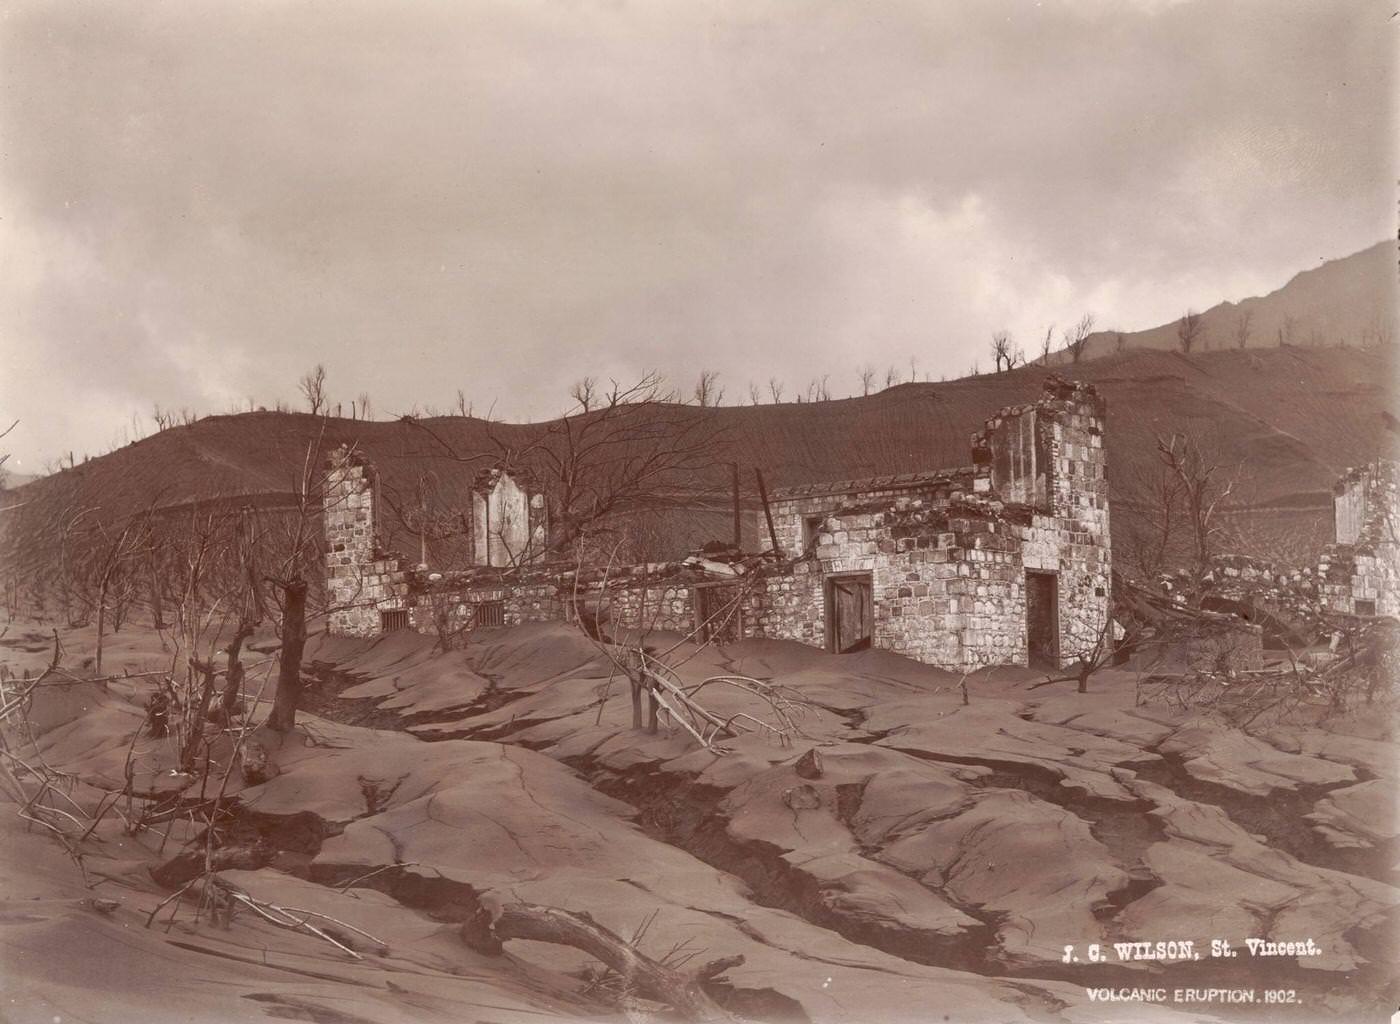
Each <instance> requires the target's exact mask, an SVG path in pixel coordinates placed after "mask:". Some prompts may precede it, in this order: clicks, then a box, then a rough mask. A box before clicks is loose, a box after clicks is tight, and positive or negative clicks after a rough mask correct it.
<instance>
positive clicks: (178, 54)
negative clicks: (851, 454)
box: [0, 0, 1400, 472]
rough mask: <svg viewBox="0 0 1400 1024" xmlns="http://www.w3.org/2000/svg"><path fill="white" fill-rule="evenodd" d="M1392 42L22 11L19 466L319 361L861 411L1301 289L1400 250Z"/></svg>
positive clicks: (354, 6) (1152, 26)
mask: <svg viewBox="0 0 1400 1024" xmlns="http://www.w3.org/2000/svg"><path fill="white" fill-rule="evenodd" d="M1393 9H1394V8H1393V7H1392V6H1386V5H1380V4H1375V3H1366V2H1354V0H1348V2H1344V3H1343V2H1338V3H1327V2H1315V0H1308V2H1302V3H1289V2H1285V0H1259V2H1240V0H1230V2H1225V0H1209V2H1171V0H1142V2H1137V3H1129V2H1120V0H1063V2H1054V0H1045V2H1043V3H1036V2H1033V0H1014V2H1011V0H976V2H974V0H960V2H950V0H918V2H908V3H901V2H883V0H882V2H875V3H869V4H866V3H859V4H857V3H851V2H849V0H835V2H829V3H818V2H806V3H791V4H762V3H754V2H750V0H744V2H734V3H694V2H685V3H681V2H674V3H626V2H591V0H559V2H556V3H549V4H535V3H524V2H520V0H508V2H505V0H503V2H501V3H484V2H446V0H443V2H436V3H426V2H407V3H405V2H392V3H391V2H389V0H377V2H372V3H363V2H360V3H355V2H344V0H337V2H326V0H319V2H272V0H264V2H256V3H249V2H237V3H235V2H232V0H230V2H225V3H207V2H198V0H196V2H190V0H178V2H173V3H160V2H152V0H143V2H142V3H139V4H132V3H117V2H112V3H86V2H80V0H46V2H40V3H32V4H29V3H8V2H4V0H0V417H3V419H4V420H5V423H8V422H9V421H10V420H11V419H13V418H15V417H18V418H19V419H20V421H21V422H20V426H19V427H18V428H17V429H16V430H15V432H14V433H13V434H11V436H10V437H9V438H7V439H6V441H5V442H0V448H3V446H4V445H5V444H8V446H9V448H10V449H11V450H12V451H13V452H14V453H15V459H14V460H12V462H11V463H10V467H9V468H10V469H12V470H14V469H17V470H19V471H21V472H35V471H38V470H40V469H41V468H42V466H43V464H44V462H45V461H46V460H48V459H50V458H52V457H54V456H57V455H58V454H59V453H60V452H67V451H68V450H69V449H73V450H75V451H76V452H77V453H78V455H79V457H81V455H82V454H83V453H84V452H89V453H92V454H96V453H98V452H99V451H102V450H105V449H107V448H109V447H111V446H112V445H113V444H114V443H121V442H122V441H124V440H126V439H129V438H130V437H131V436H132V434H133V430H135V429H141V430H146V429H149V414H150V410H151V407H152V405H153V404H155V403H159V404H160V405H162V406H163V407H167V408H171V407H174V408H179V407H181V406H186V407H189V408H191V409H194V410H198V411H200V412H222V411H227V410H228V408H229V407H230V406H231V405H234V404H241V405H243V406H244V407H246V405H247V402H248V400H249V399H250V398H251V399H252V400H253V401H254V402H255V403H258V404H267V405H269V406H270V405H272V403H273V402H274V401H275V400H277V399H278V398H282V399H285V400H287V401H294V400H295V398H296V380H297V377H298V376H299V375H300V374H301V373H302V372H303V371H305V370H306V369H307V368H308V367H310V366H311V365H312V364H314V363H316V362H322V363H324V364H325V366H326V369H327V374H328V385H329V390H330V392H331V394H332V397H333V399H341V400H343V401H345V402H347V403H348V401H349V399H350V398H351V397H353V396H355V395H357V394H359V393H360V392H362V391H367V392H369V393H370V395H371V396H372V399H373V402H374V406H375V410H376V412H377V413H378V414H380V415H388V414H393V413H401V412H405V411H408V410H409V409H411V408H412V407H413V406H414V405H415V404H417V405H419V406H420V407H422V406H427V405H435V406H437V407H438V408H440V409H444V410H445V409H447V408H448V407H449V406H451V405H453V404H455V395H456V392H457V389H458V388H461V389H462V390H463V391H465V393H466V395H467V397H468V399H469V400H470V401H472V402H473V403H474V404H475V408H476V411H477V412H478V413H479V414H480V413H483V412H485V411H486V409H487V408H488V407H489V406H491V404H492V403H493V402H494V403H495V414H496V415H497V416H498V417H500V418H508V419H524V418H533V417H542V416H548V415H554V414H557V413H559V412H561V411H563V409H564V408H565V407H566V405H567V399H566V391H567V389H568V386H569V384H570V382H571V381H573V380H575V379H577V378H578V377H581V376H583V375H584V374H594V375H598V376H601V377H605V378H606V377H609V376H612V377H618V378H634V377H636V376H637V375H639V374H640V373H641V372H642V371H643V370H645V369H647V368H650V367H656V368H658V369H660V370H661V371H663V372H664V373H665V374H666V375H667V376H668V377H669V378H670V379H672V380H673V381H675V382H677V383H678V384H680V385H682V386H685V387H688V386H689V385H690V383H691V382H692V380H693V378H694V377H695V375H696V374H697V372H698V371H699V370H700V369H701V368H712V369H716V370H718V371H719V372H720V374H721V382H722V383H723V384H724V386H725V387H726V390H727V395H726V402H727V403H734V402H740V401H747V400H748V392H747V385H748V382H749V381H750V380H755V381H763V382H766V381H767V380H768V378H769V377H770V376H777V377H780V378H782V379H783V380H784V381H786V383H787V388H788V393H789V395H791V394H793V393H794V392H796V391H799V390H801V389H802V387H804V386H805V383H806V381H807V380H809V379H811V378H812V377H813V376H819V375H821V374H830V376H831V384H830V386H831V389H832V391H833V392H834V393H837V394H841V395H844V394H847V393H849V392H851V391H852V390H855V389H857V388H858V381H857V370H858V368H859V367H860V366H861V365H863V364H866V363H871V364H874V365H875V366H877V367H878V368H880V375H881V377H883V370H884V367H886V366H887V365H889V364H891V363H895V364H898V366H899V367H900V368H901V370H902V372H903V373H904V374H905V375H906V376H907V374H908V372H909V371H908V367H909V361H910V359H911V357H912V358H913V359H914V360H915V362H916V366H917V371H918V373H919V375H920V376H921V377H922V376H924V375H926V374H931V375H932V378H933V379H934V380H937V379H939V378H940V377H941V376H945V375H946V376H948V377H955V376H960V375H962V374H964V373H966V372H967V370H968V369H969V367H970V366H971V364H972V362H973V360H974V359H979V360H980V362H981V364H982V368H983V369H987V368H988V364H989V363H990V360H989V358H988V356H987V355H986V349H987V345H988V339H989V337H990V335H991V333H992V332H993V331H995V330H997V329H999V328H1007V329H1010V330H1011V331H1012V332H1013V333H1014V335H1015V337H1016V339H1017V341H1018V342H1020V343H1021V344H1023V345H1024V346H1025V347H1026V348H1027V349H1033V348H1035V347H1036V345H1037V344H1038V343H1037V341H1036V336H1037V335H1038V334H1039V333H1041V332H1043V330H1044V327H1045V325H1046V324H1048V323H1050V322H1052V321H1053V322H1056V323H1058V324H1061V325H1063V324H1065V323H1067V322H1068V321H1070V320H1073V319H1076V318H1077V317H1078V316H1079V315H1080V314H1082V313H1083V312H1085V311H1092V312H1093V313H1094V314H1095V315H1096V316H1097V318H1098V323H1099V325H1100V326H1102V327H1119V328H1122V329H1127V330H1132V329H1138V328H1144V327H1149V326H1154V325H1156V324H1158V323H1161V322H1164V321H1165V320H1168V319H1170V318H1172V317H1175V316H1178V315H1180V312H1181V311H1182V310H1183V309H1184V308H1185V307H1187V306H1188V305H1194V306H1197V307H1205V306H1209V305H1211V304H1213V303H1215V302H1217V301H1219V300H1221V299H1238V298H1241V297H1244V296H1247V295H1251V294H1259V293H1262V292H1265V291H1268V290H1271V289H1273V288H1276V287H1279V286H1281V285H1282V284H1283V283H1284V282H1285V281H1286V280H1287V279H1288V278H1289V277H1290V276H1292V274H1294V273H1295V272H1297V271H1299V270H1303V269H1306V268H1308V267H1312V266H1316V265H1317V264H1318V263H1319V262H1320V261H1322V260H1325V259H1331V258H1335V257H1339V256H1344V255H1347V254H1349V253H1351V252H1354V251H1356V250H1358V249H1361V248H1364V247H1366V246H1368V245H1370V244H1373V243H1374V242H1376V241H1378V240H1380V239H1382V238H1385V237H1387V236H1391V235H1393V232H1394V227H1393V225H1394V211H1395V190H1394V187H1393V183H1394V182H1395V180H1396V166H1395V165H1396V160H1395V150H1394V141H1393V140H1394V138H1395V133H1394V131H1393V128H1394V113H1393V99H1392V97H1393V96H1394V92H1395V86H1396V83H1395V80H1394V70H1393V53H1394V49H1393V48H1394V45H1395V37H1394V32H1395V26H1396V25H1397V23H1400V22H1397V21H1392V20H1391V15H1392V12H1393ZM133 414H135V415H137V416H139V417H140V418H141V419H142V420H143V421H144V422H143V423H142V424H140V425H139V426H138V427H134V426H133V423H132V418H133ZM4 425H5V424H0V429H3V426H4Z"/></svg>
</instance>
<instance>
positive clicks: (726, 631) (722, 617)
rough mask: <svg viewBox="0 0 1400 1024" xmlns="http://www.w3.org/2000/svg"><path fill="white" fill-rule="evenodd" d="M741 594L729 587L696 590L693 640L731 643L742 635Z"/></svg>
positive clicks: (698, 588)
mask: <svg viewBox="0 0 1400 1024" xmlns="http://www.w3.org/2000/svg"><path fill="white" fill-rule="evenodd" d="M739 598H740V591H739V588H738V587H737V586H735V585H734V584H730V583H722V584H714V585H709V586H697V587H696V588H695V627H696V630H695V639H696V641H697V642H699V643H705V642H706V641H710V640H712V641H714V642H715V643H717V644H728V643H734V642H735V641H737V640H738V639H739V638H740V637H742V636H743V635H744V630H743V621H742V619H741V618H740V608H739Z"/></svg>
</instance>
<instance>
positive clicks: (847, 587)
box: [826, 572, 875, 654]
mask: <svg viewBox="0 0 1400 1024" xmlns="http://www.w3.org/2000/svg"><path fill="white" fill-rule="evenodd" d="M874 595H875V587H874V582H873V580H872V579H871V575H870V573H868V572H862V573H847V574H843V575H840V576H828V577H827V578H826V649H827V650H828V651H830V652H831V653H832V654H851V653H852V652H854V651H864V650H869V648H870V641H871V638H872V637H873V636H874V634H875V597H874Z"/></svg>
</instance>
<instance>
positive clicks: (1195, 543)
mask: <svg viewBox="0 0 1400 1024" xmlns="http://www.w3.org/2000/svg"><path fill="white" fill-rule="evenodd" d="M1156 440H1157V457H1158V459H1159V460H1160V461H1161V463H1162V465H1163V466H1165V467H1166V469H1167V470H1168V471H1169V472H1170V473H1171V475H1172V476H1174V477H1175V478H1176V480H1177V482H1178V484H1179V488H1178V490H1177V492H1176V493H1177V494H1178V495H1179V497H1180V503H1181V513H1182V518H1183V525H1184V527H1185V529H1186V530H1187V533H1188V536H1189V538H1190V545H1191V556H1190V575H1191V584H1192V586H1191V594H1190V595H1189V596H1190V599H1191V600H1192V601H1193V602H1194V603H1195V604H1196V605H1199V604H1200V601H1201V598H1202V597H1203V596H1204V581H1205V577H1206V574H1207V573H1209V572H1210V568H1211V560H1212V558H1213V557H1214V556H1215V553H1216V551H1215V549H1216V541H1217V538H1218V537H1219V535H1220V532H1221V522H1220V519H1219V514H1220V511H1221V509H1222V508H1223V507H1224V506H1225V503H1226V502H1227V501H1228V500H1229V498H1230V495H1231V494H1232V493H1233V492H1234V490H1235V487H1236V485H1237V484H1238V482H1239V479H1240V472H1241V467H1240V466H1238V465H1236V466H1227V465H1226V464H1225V461H1224V459H1223V457H1222V455H1221V454H1220V452H1219V450H1218V448H1217V447H1216V446H1215V445H1212V444H1209V443H1207V442H1204V441H1203V440H1202V439H1201V438H1200V437H1198V436H1196V435H1194V434H1187V433H1176V434H1172V435H1171V436H1170V437H1164V436H1162V435H1160V434H1158V435H1157V438H1156Z"/></svg>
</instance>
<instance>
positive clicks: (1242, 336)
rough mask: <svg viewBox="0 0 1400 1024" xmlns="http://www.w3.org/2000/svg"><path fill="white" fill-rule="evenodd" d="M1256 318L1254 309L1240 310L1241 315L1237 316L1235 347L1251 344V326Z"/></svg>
mask: <svg viewBox="0 0 1400 1024" xmlns="http://www.w3.org/2000/svg"><path fill="white" fill-rule="evenodd" d="M1253 319H1254V311H1253V310H1249V309H1242V310H1240V313H1239V316H1237V317H1235V347H1236V348H1245V347H1247V346H1248V345H1249V327H1250V322H1251V321H1252V320H1253Z"/></svg>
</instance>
